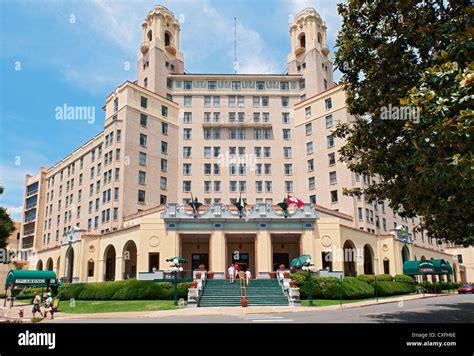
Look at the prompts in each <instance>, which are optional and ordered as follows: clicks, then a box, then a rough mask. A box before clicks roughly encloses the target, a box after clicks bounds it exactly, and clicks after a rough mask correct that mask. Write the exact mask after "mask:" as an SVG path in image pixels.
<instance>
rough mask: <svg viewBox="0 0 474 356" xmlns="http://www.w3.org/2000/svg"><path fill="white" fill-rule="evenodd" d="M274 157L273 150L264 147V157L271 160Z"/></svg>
mask: <svg viewBox="0 0 474 356" xmlns="http://www.w3.org/2000/svg"><path fill="white" fill-rule="evenodd" d="M271 156H272V149H271V147H264V148H263V157H264V158H270V157H271Z"/></svg>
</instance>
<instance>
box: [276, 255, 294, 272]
mask: <svg viewBox="0 0 474 356" xmlns="http://www.w3.org/2000/svg"><path fill="white" fill-rule="evenodd" d="M281 264H284V265H285V268H290V255H289V254H288V253H274V254H273V270H274V271H276V270H278V266H280V265H281Z"/></svg>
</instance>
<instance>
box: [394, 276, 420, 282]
mask: <svg viewBox="0 0 474 356" xmlns="http://www.w3.org/2000/svg"><path fill="white" fill-rule="evenodd" d="M393 280H394V281H395V282H403V283H408V284H415V280H414V279H413V277H411V276H408V275H406V274H396V275H395V276H394V277H393Z"/></svg>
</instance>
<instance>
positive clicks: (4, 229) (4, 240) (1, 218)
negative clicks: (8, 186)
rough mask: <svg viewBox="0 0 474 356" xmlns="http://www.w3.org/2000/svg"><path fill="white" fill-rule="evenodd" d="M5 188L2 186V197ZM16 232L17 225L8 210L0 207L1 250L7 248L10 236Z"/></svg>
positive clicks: (0, 188) (0, 190)
mask: <svg viewBox="0 0 474 356" xmlns="http://www.w3.org/2000/svg"><path fill="white" fill-rule="evenodd" d="M3 191H4V188H3V187H2V186H0V195H2V194H3ZM14 230H15V224H14V222H13V220H12V218H11V217H10V214H8V212H7V209H6V208H4V207H3V206H0V248H5V247H6V246H7V244H8V236H10V234H11V233H12V232H13V231H14Z"/></svg>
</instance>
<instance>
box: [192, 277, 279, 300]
mask: <svg viewBox="0 0 474 356" xmlns="http://www.w3.org/2000/svg"><path fill="white" fill-rule="evenodd" d="M247 300H248V305H249V306H280V305H281V306H288V298H287V296H286V295H285V294H284V293H283V291H282V289H281V287H280V285H279V284H278V281H277V280H276V279H253V280H251V281H250V284H249V285H248V286H247ZM198 306H199V307H236V306H240V283H239V280H236V281H235V283H233V284H230V283H229V281H228V280H208V281H207V282H206V286H205V288H204V292H203V294H202V296H201V298H200V301H199V304H198Z"/></svg>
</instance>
